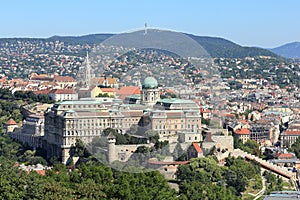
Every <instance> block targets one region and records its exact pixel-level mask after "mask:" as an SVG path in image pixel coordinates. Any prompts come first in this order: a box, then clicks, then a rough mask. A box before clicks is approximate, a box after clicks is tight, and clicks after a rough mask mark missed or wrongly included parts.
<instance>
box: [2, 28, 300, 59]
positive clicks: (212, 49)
mask: <svg viewBox="0 0 300 200" xmlns="http://www.w3.org/2000/svg"><path fill="white" fill-rule="evenodd" d="M113 35H114V34H90V35H83V36H52V37H50V38H46V39H41V38H37V39H36V40H44V41H55V40H60V41H63V42H65V43H66V44H94V43H101V42H103V41H104V40H106V39H108V38H109V37H111V36H113ZM186 35H188V36H189V37H191V38H192V39H194V40H195V41H197V42H198V43H199V44H200V45H201V46H202V47H203V48H204V49H205V50H206V51H207V52H208V53H209V54H210V55H211V57H214V58H221V57H225V58H244V57H249V56H250V57H255V56H271V57H279V56H278V55H277V54H275V53H273V52H271V51H269V50H266V49H262V48H257V47H243V46H240V45H238V44H236V43H233V42H231V41H229V40H226V39H223V38H217V37H208V36H195V35H191V34H186ZM8 40H10V41H15V40H23V41H24V40H30V41H33V40H35V39H34V38H3V39H0V42H1V41H2V42H3V41H8ZM299 47H300V45H299ZM281 55H282V54H281Z"/></svg>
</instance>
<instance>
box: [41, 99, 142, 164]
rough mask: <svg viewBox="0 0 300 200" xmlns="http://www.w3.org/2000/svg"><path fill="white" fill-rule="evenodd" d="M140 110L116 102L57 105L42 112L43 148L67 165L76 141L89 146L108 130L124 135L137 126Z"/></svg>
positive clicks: (67, 102) (64, 102)
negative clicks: (43, 114)
mask: <svg viewBox="0 0 300 200" xmlns="http://www.w3.org/2000/svg"><path fill="white" fill-rule="evenodd" d="M142 115H143V110H142V109H141V110H135V107H127V106H125V105H120V104H118V103H116V102H113V101H112V102H108V103H107V102H103V101H100V100H80V101H63V102H57V103H55V104H54V105H53V107H51V108H49V109H48V110H47V111H46V112H45V131H44V132H45V137H44V140H45V148H46V149H47V151H48V156H50V157H51V156H56V157H58V158H61V159H62V162H63V163H66V162H67V159H68V158H69V156H70V155H69V153H70V149H71V147H73V146H75V144H76V139H81V140H82V141H83V142H84V143H89V142H91V141H92V139H93V138H94V137H96V136H100V135H101V133H102V131H103V130H104V129H107V128H113V129H116V130H117V131H118V132H119V133H125V132H126V131H127V130H128V129H129V128H130V127H131V126H132V125H133V124H138V122H139V120H140V118H141V117H142Z"/></svg>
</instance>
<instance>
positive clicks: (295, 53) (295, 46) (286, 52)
mask: <svg viewBox="0 0 300 200" xmlns="http://www.w3.org/2000/svg"><path fill="white" fill-rule="evenodd" d="M270 51H272V52H274V53H276V54H278V55H280V56H283V57H286V58H298V59H299V58H300V42H292V43H288V44H285V45H282V46H280V47H276V48H273V49H270Z"/></svg>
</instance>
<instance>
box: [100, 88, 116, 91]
mask: <svg viewBox="0 0 300 200" xmlns="http://www.w3.org/2000/svg"><path fill="white" fill-rule="evenodd" d="M101 91H102V92H115V91H116V89H115V88H101Z"/></svg>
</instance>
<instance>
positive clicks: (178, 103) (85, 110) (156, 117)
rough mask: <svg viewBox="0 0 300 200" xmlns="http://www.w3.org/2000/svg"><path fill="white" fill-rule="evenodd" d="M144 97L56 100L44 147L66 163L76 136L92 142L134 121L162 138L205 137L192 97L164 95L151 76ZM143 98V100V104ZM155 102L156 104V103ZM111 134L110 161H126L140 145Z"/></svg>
mask: <svg viewBox="0 0 300 200" xmlns="http://www.w3.org/2000/svg"><path fill="white" fill-rule="evenodd" d="M140 99H141V100H140V101H135V102H136V104H124V103H122V101H120V100H118V99H105V100H101V99H95V98H94V99H81V100H77V101H63V102H57V103H55V104H54V105H53V106H52V107H51V108H48V109H47V110H46V111H45V114H44V116H45V130H44V132H45V135H44V141H45V144H44V148H45V149H46V150H47V154H48V156H49V157H52V156H56V157H57V158H61V160H62V162H63V163H66V162H67V160H68V158H69V157H70V150H71V148H72V147H74V146H75V144H76V139H81V140H82V141H83V142H84V143H86V144H87V143H89V142H91V141H92V139H93V138H94V137H96V136H101V134H102V132H103V130H105V129H107V128H113V129H115V130H116V131H117V132H119V133H122V134H125V133H126V131H128V130H129V129H130V127H132V126H133V125H140V126H143V128H144V130H145V131H147V130H153V131H156V132H158V134H159V136H160V138H161V140H171V139H170V138H171V137H172V138H175V140H174V141H176V140H177V138H178V134H179V132H180V133H182V134H184V133H187V135H190V137H191V138H190V140H189V141H200V140H201V134H200V129H201V114H200V109H199V106H198V105H197V104H196V103H195V102H193V101H191V100H182V99H175V98H174V99H160V95H159V90H158V83H157V81H156V79H155V78H153V77H148V78H146V79H145V81H144V82H143V87H142V92H141V94H140ZM139 102H140V104H139ZM153 105H155V106H153ZM186 137H187V140H188V139H189V137H188V136H186ZM115 142H116V141H115V138H113V136H112V135H110V137H108V158H109V159H108V162H113V161H114V160H119V161H126V160H128V158H129V157H130V155H131V154H132V153H133V152H134V151H135V150H136V149H137V147H138V145H131V146H130V145H129V146H128V145H126V146H122V145H115Z"/></svg>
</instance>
